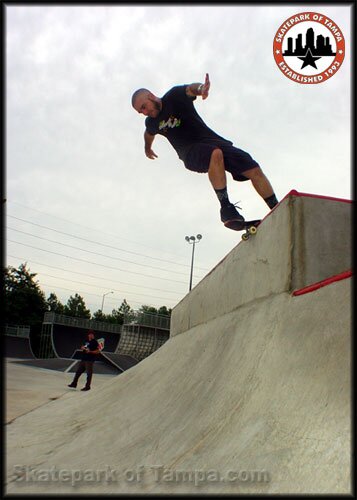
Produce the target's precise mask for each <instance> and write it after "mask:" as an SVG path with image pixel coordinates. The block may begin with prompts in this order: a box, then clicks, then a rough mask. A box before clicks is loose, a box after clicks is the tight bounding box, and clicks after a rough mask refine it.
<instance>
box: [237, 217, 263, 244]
mask: <svg viewBox="0 0 357 500" xmlns="http://www.w3.org/2000/svg"><path fill="white" fill-rule="evenodd" d="M260 223H261V220H260V219H256V220H246V221H244V227H243V228H242V229H245V233H243V234H242V240H244V241H247V240H249V238H250V236H252V235H253V234H255V233H256V232H257V227H258V226H259V224H260Z"/></svg>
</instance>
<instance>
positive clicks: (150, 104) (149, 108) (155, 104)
mask: <svg viewBox="0 0 357 500" xmlns="http://www.w3.org/2000/svg"><path fill="white" fill-rule="evenodd" d="M131 104H132V106H133V108H134V109H135V110H136V111H137V112H138V113H141V114H143V115H145V116H150V117H151V118H156V117H157V115H158V114H159V113H160V111H161V108H162V104H161V99H160V98H159V97H156V96H155V95H154V94H153V93H152V92H150V90H148V89H138V90H136V91H135V92H134V94H133V95H132V98H131Z"/></svg>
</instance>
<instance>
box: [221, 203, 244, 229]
mask: <svg viewBox="0 0 357 500" xmlns="http://www.w3.org/2000/svg"><path fill="white" fill-rule="evenodd" d="M221 221H222V222H223V224H224V225H225V226H226V227H228V228H229V229H234V230H235V231H237V230H239V229H244V217H243V216H242V215H241V214H240V213H239V212H238V210H237V208H236V207H235V205H233V203H230V204H229V205H227V206H225V207H222V208H221Z"/></svg>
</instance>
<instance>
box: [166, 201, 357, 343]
mask: <svg viewBox="0 0 357 500" xmlns="http://www.w3.org/2000/svg"><path fill="white" fill-rule="evenodd" d="M351 212H352V204H351V202H349V200H340V199H335V198H327V197H322V196H315V195H310V194H306V193H298V192H297V191H291V192H290V193H288V195H287V196H286V197H285V198H284V199H283V200H282V201H281V202H280V203H279V205H278V206H277V207H275V209H274V210H273V211H272V212H270V213H269V214H268V216H267V217H266V218H265V219H264V220H263V222H262V223H261V225H260V226H259V229H258V232H257V234H256V235H255V236H254V238H250V239H249V240H248V241H246V242H243V241H240V243H239V244H238V245H237V246H236V247H235V248H234V249H233V250H232V251H231V252H230V253H229V254H228V255H227V256H226V257H225V258H224V259H223V260H222V261H221V262H220V263H219V264H218V265H217V266H216V267H215V268H214V269H213V270H212V271H211V272H210V273H209V274H208V275H207V276H206V277H205V278H204V279H203V280H202V281H201V282H200V283H199V284H198V285H197V286H196V287H195V288H194V289H193V290H192V291H191V292H190V293H189V294H188V295H186V297H185V298H184V299H183V300H182V301H181V302H180V303H179V304H178V305H177V306H176V307H175V308H174V309H173V311H172V315H171V331H170V336H171V337H174V336H175V335H178V334H180V333H183V332H185V331H187V330H189V329H190V328H193V327H194V326H197V325H199V324H201V323H206V322H208V321H210V320H212V319H214V318H217V317H219V316H222V315H224V314H227V313H229V312H231V311H234V310H235V309H237V308H238V307H241V306H242V305H244V304H247V303H249V302H251V301H253V300H257V299H261V298H264V297H268V296H269V295H274V294H278V293H281V292H286V291H288V292H292V291H294V290H296V289H299V288H303V287H306V286H308V285H310V284H312V283H314V282H317V281H321V280H323V279H326V278H328V277H329V276H332V275H335V274H338V273H341V272H343V271H346V270H347V269H350V268H351ZM240 234H241V233H237V238H240Z"/></svg>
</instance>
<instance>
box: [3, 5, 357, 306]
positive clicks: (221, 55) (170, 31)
mask: <svg viewBox="0 0 357 500" xmlns="http://www.w3.org/2000/svg"><path fill="white" fill-rule="evenodd" d="M304 11H313V12H318V13H322V14H324V15H326V16H328V17H330V18H331V19H332V20H333V21H334V22H335V23H336V24H337V25H338V26H339V28H340V29H341V30H342V32H343V35H344V37H345V41H346V56H345V60H344V62H343V64H342V66H341V68H340V69H339V71H338V72H337V73H336V75H335V76H333V77H332V78H331V79H329V80H328V81H326V82H324V83H322V84H318V85H301V84H298V83H296V82H292V81H291V80H290V79H288V78H286V77H285V76H284V75H283V74H282V73H281V72H280V71H279V69H278V67H277V65H276V63H275V61H274V57H273V50H272V48H273V40H274V35H275V33H276V31H277V29H278V28H279V26H280V25H281V24H282V23H283V22H284V21H285V20H286V19H287V18H288V17H290V16H292V15H294V14H297V13H300V12H304ZM5 15H6V105H7V115H6V116H7V122H6V125H7V135H6V142H7V156H6V198H7V227H8V229H7V230H6V236H7V240H8V242H7V245H6V250H7V265H11V266H14V267H18V266H19V264H20V263H22V262H25V261H26V262H28V267H29V268H30V270H31V271H32V272H35V273H37V279H38V280H39V284H40V286H41V288H42V290H43V291H44V292H45V294H46V296H47V297H48V295H49V293H50V292H55V293H56V294H57V296H58V298H59V299H60V300H61V301H62V302H63V303H66V302H67V300H68V298H69V296H70V295H74V293H76V292H78V293H80V294H81V295H82V296H83V297H84V299H85V302H86V305H87V307H89V308H90V309H91V311H92V312H94V311H96V310H97V309H100V308H101V304H102V301H103V295H104V294H107V293H108V292H110V291H113V292H114V293H113V294H109V293H108V294H107V295H105V302H104V312H105V313H110V312H111V311H112V309H113V308H117V307H119V306H120V304H121V302H122V300H123V299H124V298H125V299H126V300H127V301H128V303H129V304H130V305H131V306H132V307H133V308H134V309H137V308H138V307H140V306H141V305H142V304H147V305H153V306H155V307H159V306H162V305H166V306H167V307H174V306H175V305H176V304H177V303H178V302H179V301H180V300H181V299H182V298H183V297H184V296H185V295H186V293H187V292H188V284H189V275H190V262H191V252H192V246H191V245H189V244H188V243H187V242H186V241H185V236H186V235H188V236H191V235H197V234H198V233H200V234H202V235H203V237H202V240H201V241H200V243H199V244H197V245H196V251H195V273H194V280H193V284H194V285H195V284H197V283H198V282H199V281H200V280H201V279H202V278H203V277H204V276H205V275H206V274H207V273H208V272H209V271H210V270H211V269H212V268H213V267H214V266H215V265H216V264H217V263H218V262H219V261H220V260H221V259H222V258H224V256H225V255H227V254H228V253H229V252H230V251H231V250H232V249H233V248H234V247H235V246H236V245H237V244H238V243H239V242H240V238H241V233H240V232H234V231H231V230H229V229H226V228H225V227H224V226H223V224H222V223H221V222H220V215H219V208H220V206H219V202H218V200H217V198H216V195H215V193H214V191H213V189H212V188H211V186H210V184H209V181H208V178H207V175H205V174H197V173H193V172H190V171H188V170H186V169H185V168H184V166H183V163H182V162H181V161H180V160H179V159H178V157H177V155H176V152H175V151H174V150H173V149H172V148H171V146H170V144H169V143H168V142H167V141H166V140H165V139H164V138H162V137H157V138H156V139H155V142H154V144H153V149H154V151H155V152H156V153H157V155H158V158H157V159H156V160H154V161H153V160H149V159H147V158H146V157H145V155H144V147H143V146H144V142H143V133H144V117H143V116H142V115H139V114H137V113H136V112H135V111H134V110H133V109H132V107H131V95H132V93H133V91H134V90H136V89H137V88H139V87H147V88H149V89H150V90H152V92H153V93H154V94H155V95H157V96H162V95H163V94H164V93H165V92H166V91H167V90H169V89H170V88H171V87H173V86H174V85H178V84H184V83H192V82H197V81H203V80H204V76H205V73H206V72H208V73H209V75H210V79H211V89H210V95H209V97H208V99H207V100H205V101H202V100H201V99H200V98H198V99H197V100H196V101H195V106H196V109H197V110H198V112H199V113H200V115H201V116H202V118H203V119H204V120H205V121H206V123H207V124H208V125H209V126H210V127H211V128H212V129H213V130H215V131H216V132H217V133H219V134H220V135H222V136H224V137H226V138H227V139H230V140H232V141H233V142H234V144H235V145H236V146H238V147H240V148H242V149H244V150H246V151H248V152H249V153H250V154H251V155H252V156H253V158H254V159H256V160H257V161H258V163H259V164H260V165H261V167H262V168H263V170H264V172H265V173H266V175H267V176H268V178H269V179H270V181H271V183H272V185H273V187H274V189H275V192H276V194H277V197H278V199H281V198H282V197H284V196H285V195H286V194H287V193H288V192H289V191H290V190H291V189H297V190H298V191H302V192H308V193H316V194H321V195H329V196H336V197H342V198H351V158H350V154H351V136H350V134H351V128H350V123H351V88H350V78H351V55H350V53H351V29H350V25H351V7H350V6H346V5H338V4H335V5H331V4H326V5H324V4H321V3H317V4H316V5H315V4H289V3H286V4H285V5H265V6H264V5H254V4H252V5H236V6H235V5H230V6H228V5H227V6H225V5H218V4H217V5H207V6H205V5H199V6H198V5H196V6H193V5H187V6H183V5H169V4H167V5H164V6H162V5H160V6H155V5H135V4H133V5H120V4H118V5H108V6H99V5H98V6H90V5H87V6H86V5H82V6H71V5H68V6H60V5H57V6H56V5H53V6H51V5H47V6H46V5H44V6H42V5H38V6H36V5H29V6H26V5H22V6H20V5H19V6H16V5H7V6H6V8H5ZM228 192H229V195H230V199H231V201H232V202H238V201H239V202H240V203H239V206H240V207H241V208H242V210H241V213H242V214H243V215H244V216H245V217H246V218H247V219H252V218H254V219H255V218H261V217H263V216H265V215H266V213H267V212H268V208H267V206H266V205H265V203H264V201H263V200H262V199H261V198H260V197H259V196H258V194H257V193H256V192H255V190H254V188H253V187H252V185H251V183H250V182H249V181H248V182H245V183H238V182H234V181H233V179H232V178H231V176H230V175H229V174H228ZM10 228H11V229H10ZM25 233H26V234H25ZM49 240H50V241H49ZM222 286H224V284H222Z"/></svg>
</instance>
